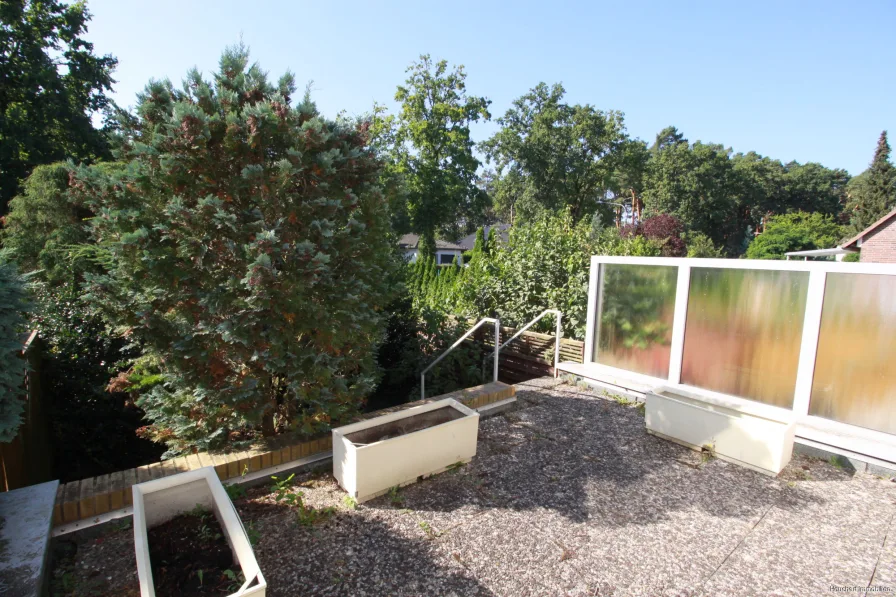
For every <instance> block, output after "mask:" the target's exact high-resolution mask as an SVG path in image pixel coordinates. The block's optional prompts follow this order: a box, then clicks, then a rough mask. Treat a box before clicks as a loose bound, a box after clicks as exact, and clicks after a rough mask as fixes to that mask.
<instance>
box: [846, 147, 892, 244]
mask: <svg viewBox="0 0 896 597" xmlns="http://www.w3.org/2000/svg"><path fill="white" fill-rule="evenodd" d="M856 179H857V180H856V183H855V184H853V185H851V187H852V188H851V189H850V197H849V204H848V209H849V211H850V214H851V217H850V228H851V231H852V232H853V233H859V232H861V231H862V230H864V229H865V228H867V227H868V226H870V225H871V224H873V223H874V222H875V221H877V220H878V219H880V218H881V217H883V216H884V215H886V214H887V213H888V212H889V211H890V210H892V209H893V208H894V207H896V169H894V168H893V164H891V163H890V144H889V143H888V142H887V131H884V132H882V133H881V134H880V139H878V141H877V149H875V151H874V159H873V160H871V166H869V167H868V170H866V171H865V172H863V173H862V174H861V175H860V176H857V177H856Z"/></svg>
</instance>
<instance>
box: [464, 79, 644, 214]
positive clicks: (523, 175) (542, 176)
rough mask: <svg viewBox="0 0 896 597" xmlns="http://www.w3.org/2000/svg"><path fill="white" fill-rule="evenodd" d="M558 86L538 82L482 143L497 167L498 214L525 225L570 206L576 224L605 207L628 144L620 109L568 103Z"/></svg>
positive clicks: (496, 197)
mask: <svg viewBox="0 0 896 597" xmlns="http://www.w3.org/2000/svg"><path fill="white" fill-rule="evenodd" d="M565 93H566V91H565V89H564V88H563V86H562V85H560V84H555V85H552V86H550V87H548V86H547V85H546V84H545V83H539V84H538V85H537V86H536V87H534V88H533V89H531V90H530V91H529V93H527V94H525V95H523V96H522V97H520V98H518V99H516V100H514V102H513V106H512V107H511V108H510V109H509V110H508V111H507V113H506V114H504V116H503V117H502V118H499V119H498V123H499V124H500V125H501V129H500V130H499V131H498V132H497V133H495V135H494V136H492V138H491V139H489V140H488V141H486V142H484V143H483V144H482V147H483V149H484V150H485V152H486V154H487V155H488V157H489V160H493V161H494V162H495V164H496V166H497V169H498V172H499V174H500V175H501V179H500V180H499V181H497V183H496V191H495V203H496V209H497V211H498V212H499V213H500V214H501V215H502V216H503V217H504V218H505V219H508V220H509V219H510V212H511V209H512V210H513V211H514V213H515V215H516V214H518V215H519V217H520V218H521V219H522V220H526V219H532V218H533V217H535V216H536V215H537V214H538V213H539V212H541V211H548V212H552V211H558V210H564V209H568V210H569V212H570V214H571V215H572V217H573V219H575V220H576V221H578V220H580V219H582V218H583V217H585V216H589V217H590V216H591V214H593V213H594V212H595V211H596V210H598V209H601V210H602V211H604V212H607V213H608V214H609V213H610V212H611V211H612V210H611V208H608V207H606V206H601V205H600V204H599V201H601V200H603V199H606V197H607V193H608V192H611V191H614V190H618V189H614V186H615V185H614V180H615V179H614V174H616V172H617V170H618V169H619V168H620V166H622V165H623V161H622V160H621V159H620V158H621V157H622V153H623V152H622V149H623V146H624V144H625V142H626V140H627V137H626V134H625V126H624V123H623V115H622V113H621V112H616V111H609V112H603V111H601V110H598V109H596V108H595V107H593V106H590V105H579V104H575V105H570V104H568V103H566V102H564V101H563V96H564V95H565Z"/></svg>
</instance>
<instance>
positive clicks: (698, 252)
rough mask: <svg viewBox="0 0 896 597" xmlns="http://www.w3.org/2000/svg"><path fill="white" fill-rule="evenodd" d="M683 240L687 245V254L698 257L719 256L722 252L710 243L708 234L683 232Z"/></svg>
mask: <svg viewBox="0 0 896 597" xmlns="http://www.w3.org/2000/svg"><path fill="white" fill-rule="evenodd" d="M684 241H685V244H686V245H687V253H688V254H687V256H688V257H698V258H709V259H712V258H721V257H724V256H725V255H724V252H723V251H722V250H721V249H719V248H718V247H716V246H715V245H714V244H712V241H711V240H710V239H709V237H708V236H706V235H705V234H703V233H702V232H691V233H685V235H684Z"/></svg>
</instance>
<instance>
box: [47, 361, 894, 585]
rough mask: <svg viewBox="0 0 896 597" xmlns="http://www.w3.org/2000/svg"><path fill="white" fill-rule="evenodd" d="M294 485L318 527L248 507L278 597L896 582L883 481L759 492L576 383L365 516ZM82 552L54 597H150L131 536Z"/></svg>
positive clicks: (498, 424) (556, 385) (832, 466)
mask: <svg viewBox="0 0 896 597" xmlns="http://www.w3.org/2000/svg"><path fill="white" fill-rule="evenodd" d="M296 481H297V483H296V485H295V487H294V489H293V490H292V491H293V492H298V491H301V492H302V493H303V500H304V504H305V508H307V510H306V513H307V512H312V513H316V515H315V516H311V517H310V518H311V520H310V521H309V516H307V515H306V516H305V522H306V524H300V523H299V522H298V519H297V508H296V507H295V506H289V505H286V503H285V502H284V501H280V502H278V501H277V500H276V499H275V495H274V493H273V492H272V490H271V488H270V487H268V486H261V487H257V488H254V489H250V490H249V492H248V494H247V496H246V497H244V498H242V499H238V500H236V506H237V510H238V512H239V514H240V516H241V518H242V520H243V523H244V525H245V526H246V527H247V528H248V529H250V535H251V536H254V537H255V545H254V550H255V554H256V556H257V558H258V561H259V565H260V567H261V569H262V570H263V571H264V575H265V578H266V580H267V583H268V589H267V591H268V594H269V595H273V596H277V595H283V596H286V595H290V596H292V595H312V594H313V595H385V594H391V595H452V594H453V595H514V596H516V595H689V596H690V595H809V594H826V593H828V592H829V591H830V590H831V587H832V586H837V587H846V586H850V587H852V586H857V587H874V586H885V587H892V586H894V584H896V578H894V572H893V571H894V570H896V546H894V544H893V538H892V534H891V533H890V529H891V527H892V525H893V520H894V515H896V485H894V483H892V482H891V481H890V480H889V479H888V478H883V477H880V476H876V475H873V474H870V473H868V472H855V471H854V470H852V468H851V466H850V465H849V463H848V461H846V460H833V462H829V461H826V460H821V459H817V458H812V457H809V456H806V455H803V454H795V455H794V457H793V460H792V461H791V462H790V464H789V465H788V466H787V467H786V468H785V470H784V471H783V472H782V473H781V474H780V475H779V476H778V477H776V478H775V477H769V476H765V475H762V474H759V473H757V472H754V471H750V470H747V469H744V468H741V467H738V466H735V465H733V464H730V463H728V462H725V461H723V460H719V459H715V458H713V457H712V456H711V455H709V454H706V453H703V454H701V453H699V452H695V451H692V450H688V449H687V448H684V447H682V446H679V445H677V444H674V443H672V442H667V441H664V440H662V439H659V438H656V437H654V436H652V435H649V434H648V433H647V432H646V431H645V427H644V415H643V410H642V408H641V407H640V406H639V405H638V404H637V403H634V402H628V401H627V400H625V399H623V398H621V397H619V396H612V395H609V394H606V393H604V392H603V391H599V390H595V389H593V388H590V387H588V386H585V385H584V384H581V383H579V384H576V383H574V382H571V381H563V380H557V379H553V378H542V379H537V380H532V381H530V382H525V383H521V384H519V385H518V386H517V402H516V408H515V409H514V410H509V411H505V412H503V413H501V414H500V415H499V416H494V417H491V418H488V419H484V420H483V421H482V422H481V425H480V433H479V442H478V453H477V456H476V457H475V458H474V459H473V461H472V462H471V463H470V464H468V465H466V466H463V467H459V468H457V469H455V470H452V471H450V472H447V473H444V474H441V475H437V476H434V477H432V478H430V479H428V480H425V481H423V482H421V483H417V484H414V485H410V486H408V487H405V488H403V489H401V490H399V491H395V492H391V493H390V494H388V495H384V496H381V497H378V498H376V499H374V500H372V501H369V502H366V503H364V504H362V505H360V506H357V507H354V506H353V504H351V503H350V500H346V499H345V497H346V494H345V492H344V491H343V490H342V489H341V488H339V487H338V486H337V484H336V483H335V481H334V479H333V477H332V476H331V475H330V474H329V467H328V466H325V467H324V468H322V469H318V470H317V471H309V472H306V473H303V474H301V475H300V476H298V477H297V479H296ZM327 508H333V509H334V512H332V513H331V514H327V510H326V509H327ZM73 542H77V543H79V544H80V545H79V548H78V549H77V551H76V552H75V553H74V555H72V556H71V557H70V558H68V559H67V560H63V561H62V562H61V563H60V565H58V566H57V569H56V579H55V582H56V583H57V585H58V584H59V583H62V582H65V583H68V585H67V586H69V587H70V590H71V592H72V593H73V594H75V595H88V594H103V595H138V594H139V587H138V583H137V575H136V566H135V562H134V556H133V553H134V552H133V531H132V530H131V529H130V528H128V527H127V525H122V524H121V522H120V521H119V522H112V523H108V524H107V525H105V526H103V527H95V528H92V529H87V530H84V531H80V532H78V533H75V534H72V535H68V536H65V537H62V538H60V539H57V552H60V550H61V552H65V548H67V547H68V548H70V547H71V546H72V543H73ZM71 551H72V550H69V551H68V553H71ZM63 579H64V580H63ZM72 589H73V590H72Z"/></svg>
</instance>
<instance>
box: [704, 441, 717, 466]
mask: <svg viewBox="0 0 896 597" xmlns="http://www.w3.org/2000/svg"><path fill="white" fill-rule="evenodd" d="M700 457H701V459H702V460H703V464H706V463H707V462H709V461H710V460H712V459H713V458H715V457H716V447H715V446H714V445H713V444H703V450H702V451H701V452H700Z"/></svg>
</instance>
